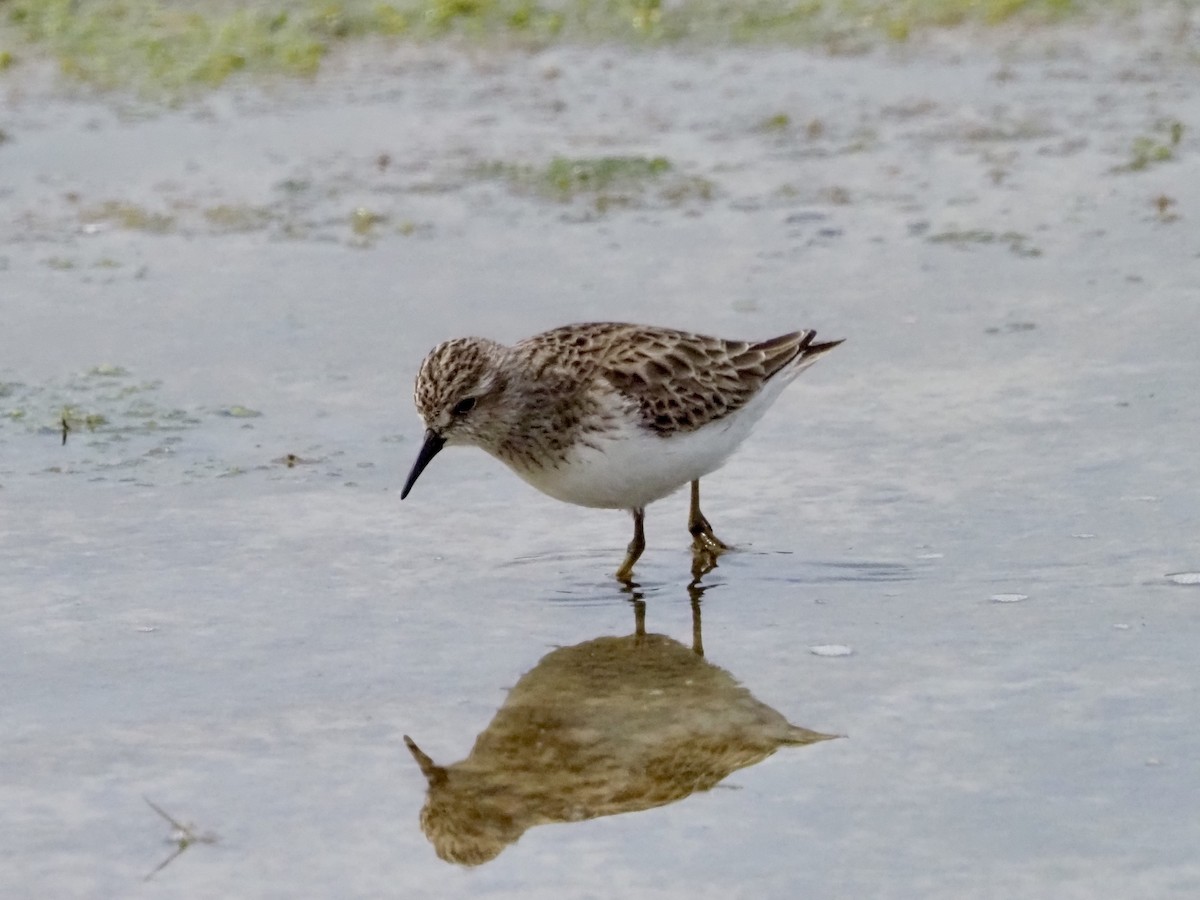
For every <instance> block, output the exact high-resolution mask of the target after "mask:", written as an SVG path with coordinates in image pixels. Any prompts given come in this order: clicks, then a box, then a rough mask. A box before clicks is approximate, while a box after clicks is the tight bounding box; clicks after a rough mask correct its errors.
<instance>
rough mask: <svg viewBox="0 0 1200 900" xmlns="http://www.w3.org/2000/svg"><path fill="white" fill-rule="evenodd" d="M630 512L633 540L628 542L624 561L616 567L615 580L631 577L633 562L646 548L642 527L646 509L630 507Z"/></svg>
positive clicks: (628, 579) (625, 579) (626, 580)
mask: <svg viewBox="0 0 1200 900" xmlns="http://www.w3.org/2000/svg"><path fill="white" fill-rule="evenodd" d="M630 512H631V513H633V540H632V541H630V542H629V549H628V550H626V551H625V562H623V563H621V568H619V569H617V580H618V581H625V582H628V581H630V580H631V579H632V578H633V564H634V563H635V562H637V561H638V557H640V556H641V555H642V551H643V550H645V549H646V532H645V530H644V528H643V524H644V523H645V520H646V511H645V510H644V509H631V510H630Z"/></svg>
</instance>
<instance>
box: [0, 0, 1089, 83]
mask: <svg viewBox="0 0 1200 900" xmlns="http://www.w3.org/2000/svg"><path fill="white" fill-rule="evenodd" d="M1112 9H1113V8H1112V5H1111V4H1103V3H1100V2H1097V0H905V2H900V3H896V2H885V0H746V2H742V0H690V2H685V3H664V2H662V0H563V2H553V0H547V2H545V3H539V2H537V0H395V2H379V0H263V2H259V3H250V2H246V0H214V2H210V3H205V4H183V3H178V2H171V0H8V2H4V3H0V29H2V30H0V47H3V46H5V45H18V46H21V47H23V48H26V47H27V48H29V52H28V53H25V52H23V54H22V58H21V59H20V60H18V59H17V58H16V57H15V56H14V55H13V53H12V52H11V51H10V50H7V49H0V73H3V72H4V70H6V69H16V68H19V67H20V64H21V62H22V61H23V60H24V59H25V57H27V56H29V55H30V54H31V53H36V52H38V51H39V50H40V52H42V53H44V54H48V55H50V56H51V57H53V58H55V59H56V60H57V62H58V65H59V68H60V69H61V71H62V72H63V73H64V74H65V75H66V76H68V77H69V78H72V79H75V80H78V81H81V82H84V83H87V84H90V85H94V86H97V87H100V88H103V89H112V88H133V89H135V90H139V91H141V92H143V93H146V94H151V95H155V94H157V95H165V96H168V97H170V96H176V95H178V94H180V93H182V92H186V91H189V90H196V89H205V88H211V87H215V86H217V85H220V84H222V83H224V82H225V81H227V80H228V79H229V78H231V77H233V76H235V75H238V74H241V73H246V74H259V75H263V74H267V75H285V76H293V77H311V76H313V75H315V74H316V73H317V72H318V71H319V70H320V68H321V65H322V64H323V62H324V60H325V59H326V57H327V56H328V54H329V53H330V52H331V51H332V50H333V49H334V48H335V47H337V46H338V45H339V44H345V43H348V42H352V41H355V40H359V39H363V38H386V39H393V40H405V41H417V42H429V41H438V40H443V39H446V38H450V37H453V38H457V39H465V40H468V41H479V42H485V43H486V42H492V43H499V44H501V45H513V44H517V45H519V46H532V47H540V46H546V45H548V44H550V43H553V42H556V41H563V42H570V43H593V44H594V43H598V42H609V41H616V42H621V43H627V44H631V45H662V44H674V43H686V44H691V45H709V46H711V45H723V44H738V43H764V44H780V45H804V46H824V47H826V48H827V49H829V50H831V51H833V52H853V51H855V50H865V49H868V48H869V47H871V46H872V45H875V44H878V43H879V42H881V41H882V42H887V41H907V40H909V39H910V38H911V37H914V36H915V35H917V34H920V33H923V32H928V31H931V30H937V29H946V28H957V27H962V26H975V27H988V26H995V25H1000V24H1003V23H1007V22H1010V21H1016V22H1020V23H1021V24H1022V25H1026V26H1036V25H1043V24H1053V23H1054V22H1057V21H1061V20H1063V19H1066V18H1068V17H1071V16H1075V15H1079V14H1081V13H1084V12H1087V11H1094V12H1096V13H1101V14H1103V13H1105V12H1110V13H1111V11H1112Z"/></svg>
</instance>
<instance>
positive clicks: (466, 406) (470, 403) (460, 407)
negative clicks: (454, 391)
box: [454, 397, 475, 416]
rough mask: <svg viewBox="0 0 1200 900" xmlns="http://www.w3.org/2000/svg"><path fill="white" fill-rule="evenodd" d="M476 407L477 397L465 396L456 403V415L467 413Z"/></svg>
mask: <svg viewBox="0 0 1200 900" xmlns="http://www.w3.org/2000/svg"><path fill="white" fill-rule="evenodd" d="M474 408H475V398H474V397H464V398H463V399H462V400H459V401H458V402H457V403H455V404H454V415H456V416H461V415H464V414H465V413H469V412H470V411H471V410H473V409H474Z"/></svg>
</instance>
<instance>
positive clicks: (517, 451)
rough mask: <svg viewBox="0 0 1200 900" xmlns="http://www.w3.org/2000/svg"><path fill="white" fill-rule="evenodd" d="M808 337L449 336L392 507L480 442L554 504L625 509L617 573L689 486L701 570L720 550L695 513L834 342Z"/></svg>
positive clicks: (426, 390)
mask: <svg viewBox="0 0 1200 900" xmlns="http://www.w3.org/2000/svg"><path fill="white" fill-rule="evenodd" d="M815 337H816V332H815V331H796V332H792V333H791V334H785V335H781V336H780V337H776V338H771V339H770V340H766V341H759V342H751V341H727V340H722V339H720V338H714V337H706V336H704V335H699V334H690V333H688V332H684V331H675V330H672V329H669V328H656V327H653V326H648V325H627V324H622V323H615V322H600V323H588V324H579V325H566V326H564V327H562V328H555V329H553V330H551V331H546V332H543V333H542V334H537V335H534V336H533V337H531V338H527V339H525V340H523V341H521V342H520V343H517V344H514V345H513V346H511V347H509V346H505V345H503V344H500V343H497V342H496V341H491V340H488V339H486V338H478V337H466V338H455V339H454V340H449V341H446V342H444V343H442V344H439V345H438V346H436V347H434V348H433V350H431V351H430V352H429V355H428V356H426V357H425V360H424V362H422V363H421V369H420V372H419V373H418V374H417V382H416V388H415V390H414V395H413V399H414V401H415V403H416V406H417V411H418V412H419V413H420V414H421V418H422V419H423V420H424V421H425V427H426V431H425V441H424V443H423V444H422V445H421V450H420V452H419V453H418V454H417V459H416V462H414V463H413V467H412V471H411V472H409V474H408V480H407V481H405V483H404V489H403V490H402V491H401V493H400V498H401V499H404V498H405V497H407V496H408V494H409V491H411V490H412V487H413V484H414V483H415V482H416V480H417V478H418V476H420V474H421V473H422V472H423V471H424V470H425V467H426V466H427V465H429V462H430V460H432V459H433V458H434V457H435V456H436V455H437V454H438V452H439V451H440V450H441V449H442V448H443V447H445V446H453V445H456V444H465V445H471V446H475V447H481V448H483V449H484V450H486V451H487V452H488V453H490V454H491V455H492V456H494V457H496V458H497V459H499V460H500V461H501V462H503V463H504V464H505V465H507V466H508V467H509V468H510V469H512V470H513V471H514V472H516V473H517V475H519V476H521V478H523V479H525V481H527V482H529V483H530V484H531V485H533V486H534V487H535V488H537V489H538V490H540V491H542V492H543V493H546V494H549V495H550V496H551V497H554V498H556V499H558V500H562V501H564V502H567V503H575V504H578V505H579V506H590V507H598V508H604V509H628V510H629V511H630V512H631V513H632V514H633V540H632V541H631V542H630V543H629V548H628V551H627V553H626V555H625V561H624V562H623V563H622V564H621V567H620V568H619V569H618V570H617V578H618V579H620V580H622V581H625V582H629V581H630V579H631V578H632V575H633V566H634V563H636V562H637V560H638V557H640V556H641V554H642V551H643V550H644V549H645V547H646V538H645V532H644V530H643V524H644V521H645V510H646V506H647V505H649V504H650V503H653V502H654V501H655V500H659V499H661V498H663V497H665V496H667V495H668V494H670V493H672V492H674V491H676V490H678V489H679V488H681V487H683V486H684V485H685V484H688V483H689V482H690V483H691V488H692V498H691V510H690V514H689V516H688V531H689V532H691V535H692V543H693V549H694V552H695V555H696V559H697V561H698V563H697V565H699V561H702V562H704V563H705V564H707V565H708V566H709V567H711V566H712V565H713V564H715V560H716V557H717V556H718V555H719V554H720V553H721V552H723V551H724V550H727V549H729V548H728V545H726V544H725V543H724V542H723V541H721V540H720V539H719V538H718V537H717V536H716V535H715V534H713V530H712V526H711V525H710V524H709V522H708V519H706V518H705V517H704V514H703V513H702V512H701V511H700V479H701V478H703V477H704V476H705V475H707V474H709V473H710V472H713V471H715V470H716V469H718V468H720V467H721V466H722V465H723V464H724V463H725V460H726V459H727V458H728V457H729V455H730V454H731V453H732V452H733V451H734V450H735V449H737V447H738V445H739V444H741V442H742V441H743V440H744V439H745V438H746V435H748V434H749V433H750V430H751V428H752V427H753V426H754V423H755V422H757V421H758V420H759V418H761V416H762V414H763V413H764V412H765V411H766V409H767V407H769V406H770V405H771V403H773V402H774V400H775V398H776V397H778V396H779V394H780V392H781V391H782V390H783V389H784V387H786V386H787V385H788V384H789V383H790V382H791V381H792V379H794V378H795V377H796V376H797V375H799V374H800V373H801V372H802V371H804V370H805V369H806V368H808V367H809V366H810V365H812V364H813V363H814V362H816V361H817V359H818V358H819V357H820V356H822V355H823V354H825V353H827V352H828V351H830V350H832V349H833V348H834V347H836V346H837V345H838V344H840V343H841V341H840V340H839V341H828V342H825V343H821V344H817V343H814V342H813V339H814V338H815Z"/></svg>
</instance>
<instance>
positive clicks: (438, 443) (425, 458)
mask: <svg viewBox="0 0 1200 900" xmlns="http://www.w3.org/2000/svg"><path fill="white" fill-rule="evenodd" d="M445 446H446V439H445V438H444V437H442V436H441V435H440V434H438V433H437V432H436V431H434V430H433V429H432V428H430V429H429V430H428V431H426V432H425V443H423V444H422V445H421V452H420V453H418V454H417V461H416V462H415V463H413V467H412V471H411V472H409V473H408V481H406V482H404V490H402V491H401V492H400V499H401V500H403V499H404V498H405V497H407V496H408V492H409V491H411V490H412V486H413V485H414V484H415V483H416V481H417V477H418V476H419V475H420V474H421V473H422V472H424V471H425V467H426V466H427V465H429V462H430V460H432V459H433V458H434V457H435V456H437V455H438V451H439V450H441V449H442V448H443V447H445Z"/></svg>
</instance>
